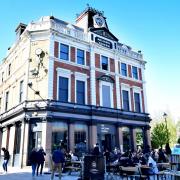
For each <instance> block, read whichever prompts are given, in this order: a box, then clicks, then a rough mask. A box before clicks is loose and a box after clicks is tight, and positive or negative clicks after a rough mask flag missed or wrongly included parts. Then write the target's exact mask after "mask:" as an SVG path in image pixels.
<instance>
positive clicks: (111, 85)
mask: <svg viewBox="0 0 180 180" xmlns="http://www.w3.org/2000/svg"><path fill="white" fill-rule="evenodd" d="M103 85H105V86H109V87H110V101H111V102H110V103H111V106H110V108H114V99H113V83H110V82H105V81H100V86H99V87H100V88H99V95H100V106H103V95H102V86H103Z"/></svg>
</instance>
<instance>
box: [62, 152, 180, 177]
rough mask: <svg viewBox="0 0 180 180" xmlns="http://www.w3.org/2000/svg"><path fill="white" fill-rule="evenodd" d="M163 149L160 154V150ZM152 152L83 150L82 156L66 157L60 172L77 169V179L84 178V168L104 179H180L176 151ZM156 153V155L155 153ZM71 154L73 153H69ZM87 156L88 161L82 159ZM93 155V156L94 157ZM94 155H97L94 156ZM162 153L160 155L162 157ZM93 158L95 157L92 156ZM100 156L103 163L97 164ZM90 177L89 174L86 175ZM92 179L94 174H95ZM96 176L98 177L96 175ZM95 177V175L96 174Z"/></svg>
mask: <svg viewBox="0 0 180 180" xmlns="http://www.w3.org/2000/svg"><path fill="white" fill-rule="evenodd" d="M162 152H163V154H162ZM162 152H161V150H160V152H159V151H158V152H154V151H150V150H147V149H146V151H145V152H142V151H140V152H131V151H128V152H125V153H122V154H121V153H120V152H119V151H118V150H116V151H114V152H107V151H106V152H104V153H99V155H93V154H92V155H88V154H84V156H83V157H81V158H79V157H76V158H75V159H76V160H74V157H73V158H72V159H71V158H70V157H69V159H68V158H67V159H66V161H65V164H64V168H63V169H64V170H63V171H64V172H66V173H68V175H71V174H72V173H73V172H76V174H77V172H78V174H79V179H88V177H87V172H86V169H88V173H89V174H90V175H88V176H91V175H92V174H93V173H94V175H93V176H94V177H95V176H96V175H98V173H99V174H100V173H101V174H103V177H104V179H107V180H118V179H119V180H121V179H122V180H123V179H125V180H129V179H130V180H136V179H141V180H177V179H180V171H179V170H180V169H179V165H180V163H179V159H180V157H179V156H178V155H170V156H167V155H166V153H165V152H164V151H162ZM159 154H160V155H159ZM73 156H74V155H73ZM87 156H89V159H91V161H89V160H88V164H87V162H86V161H84V159H85V157H87ZM95 157H96V158H95ZM97 157H98V158H99V159H97ZM162 157H164V158H162ZM96 159H97V160H96ZM101 160H102V162H103V164H102V163H101V164H100V165H99V164H98V163H99V162H100V161H101ZM89 179H91V178H89ZM95 179H96V178H95ZM99 179H100V178H99ZM97 180H98V178H97Z"/></svg>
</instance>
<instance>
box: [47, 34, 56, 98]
mask: <svg viewBox="0 0 180 180" xmlns="http://www.w3.org/2000/svg"><path fill="white" fill-rule="evenodd" d="M53 57H54V37H53V35H52V34H50V37H49V62H48V99H53V78H54V58H53ZM55 88H56V87H55Z"/></svg>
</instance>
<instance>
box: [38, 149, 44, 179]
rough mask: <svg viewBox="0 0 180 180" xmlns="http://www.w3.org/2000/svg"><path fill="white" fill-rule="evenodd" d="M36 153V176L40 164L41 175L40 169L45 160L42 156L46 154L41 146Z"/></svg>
mask: <svg viewBox="0 0 180 180" xmlns="http://www.w3.org/2000/svg"><path fill="white" fill-rule="evenodd" d="M37 155H38V157H37V171H36V175H37V176H38V173H39V167H40V166H41V168H40V175H42V171H43V167H44V161H45V158H44V156H45V155H46V153H45V152H44V149H43V148H42V147H41V148H40V149H39V151H38V152H37Z"/></svg>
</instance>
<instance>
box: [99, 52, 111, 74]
mask: <svg viewBox="0 0 180 180" xmlns="http://www.w3.org/2000/svg"><path fill="white" fill-rule="evenodd" d="M103 57H105V58H107V63H108V64H107V70H105V69H103V68H102V60H103ZM109 66H110V65H109V58H108V57H107V56H104V55H101V69H102V70H103V71H109V68H110V67H109Z"/></svg>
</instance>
